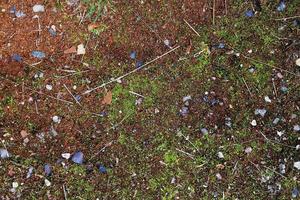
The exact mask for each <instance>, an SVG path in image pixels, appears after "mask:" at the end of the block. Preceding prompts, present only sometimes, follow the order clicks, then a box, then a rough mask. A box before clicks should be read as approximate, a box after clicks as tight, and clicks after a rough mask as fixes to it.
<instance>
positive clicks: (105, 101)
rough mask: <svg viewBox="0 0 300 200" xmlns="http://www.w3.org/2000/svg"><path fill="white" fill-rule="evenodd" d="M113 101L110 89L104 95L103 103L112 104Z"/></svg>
mask: <svg viewBox="0 0 300 200" xmlns="http://www.w3.org/2000/svg"><path fill="white" fill-rule="evenodd" d="M111 102H112V92H111V91H109V92H107V94H106V95H105V96H104V98H103V100H102V102H101V103H102V104H103V105H110V104H111Z"/></svg>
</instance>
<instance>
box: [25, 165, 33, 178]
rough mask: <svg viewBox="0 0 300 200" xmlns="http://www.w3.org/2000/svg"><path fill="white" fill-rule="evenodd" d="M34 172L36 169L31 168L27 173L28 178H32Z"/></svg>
mask: <svg viewBox="0 0 300 200" xmlns="http://www.w3.org/2000/svg"><path fill="white" fill-rule="evenodd" d="M33 170H34V168H33V167H31V166H30V167H29V169H28V172H27V175H26V178H30V177H31V176H32V174H33Z"/></svg>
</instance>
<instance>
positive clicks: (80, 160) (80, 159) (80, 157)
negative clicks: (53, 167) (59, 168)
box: [72, 151, 83, 164]
mask: <svg viewBox="0 0 300 200" xmlns="http://www.w3.org/2000/svg"><path fill="white" fill-rule="evenodd" d="M72 161H73V162H74V163H76V164H82V163H83V153H82V152H81V151H77V152H76V153H74V154H73V156H72Z"/></svg>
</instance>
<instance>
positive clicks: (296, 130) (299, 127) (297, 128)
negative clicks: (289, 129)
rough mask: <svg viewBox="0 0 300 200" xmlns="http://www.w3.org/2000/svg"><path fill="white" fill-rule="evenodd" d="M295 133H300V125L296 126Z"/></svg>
mask: <svg viewBox="0 0 300 200" xmlns="http://www.w3.org/2000/svg"><path fill="white" fill-rule="evenodd" d="M294 131H295V132H298V131H300V125H298V124H297V125H295V126H294Z"/></svg>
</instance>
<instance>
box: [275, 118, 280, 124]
mask: <svg viewBox="0 0 300 200" xmlns="http://www.w3.org/2000/svg"><path fill="white" fill-rule="evenodd" d="M279 121H280V119H279V118H278V117H277V118H275V119H274V120H273V124H275V125H276V124H278V122H279Z"/></svg>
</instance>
